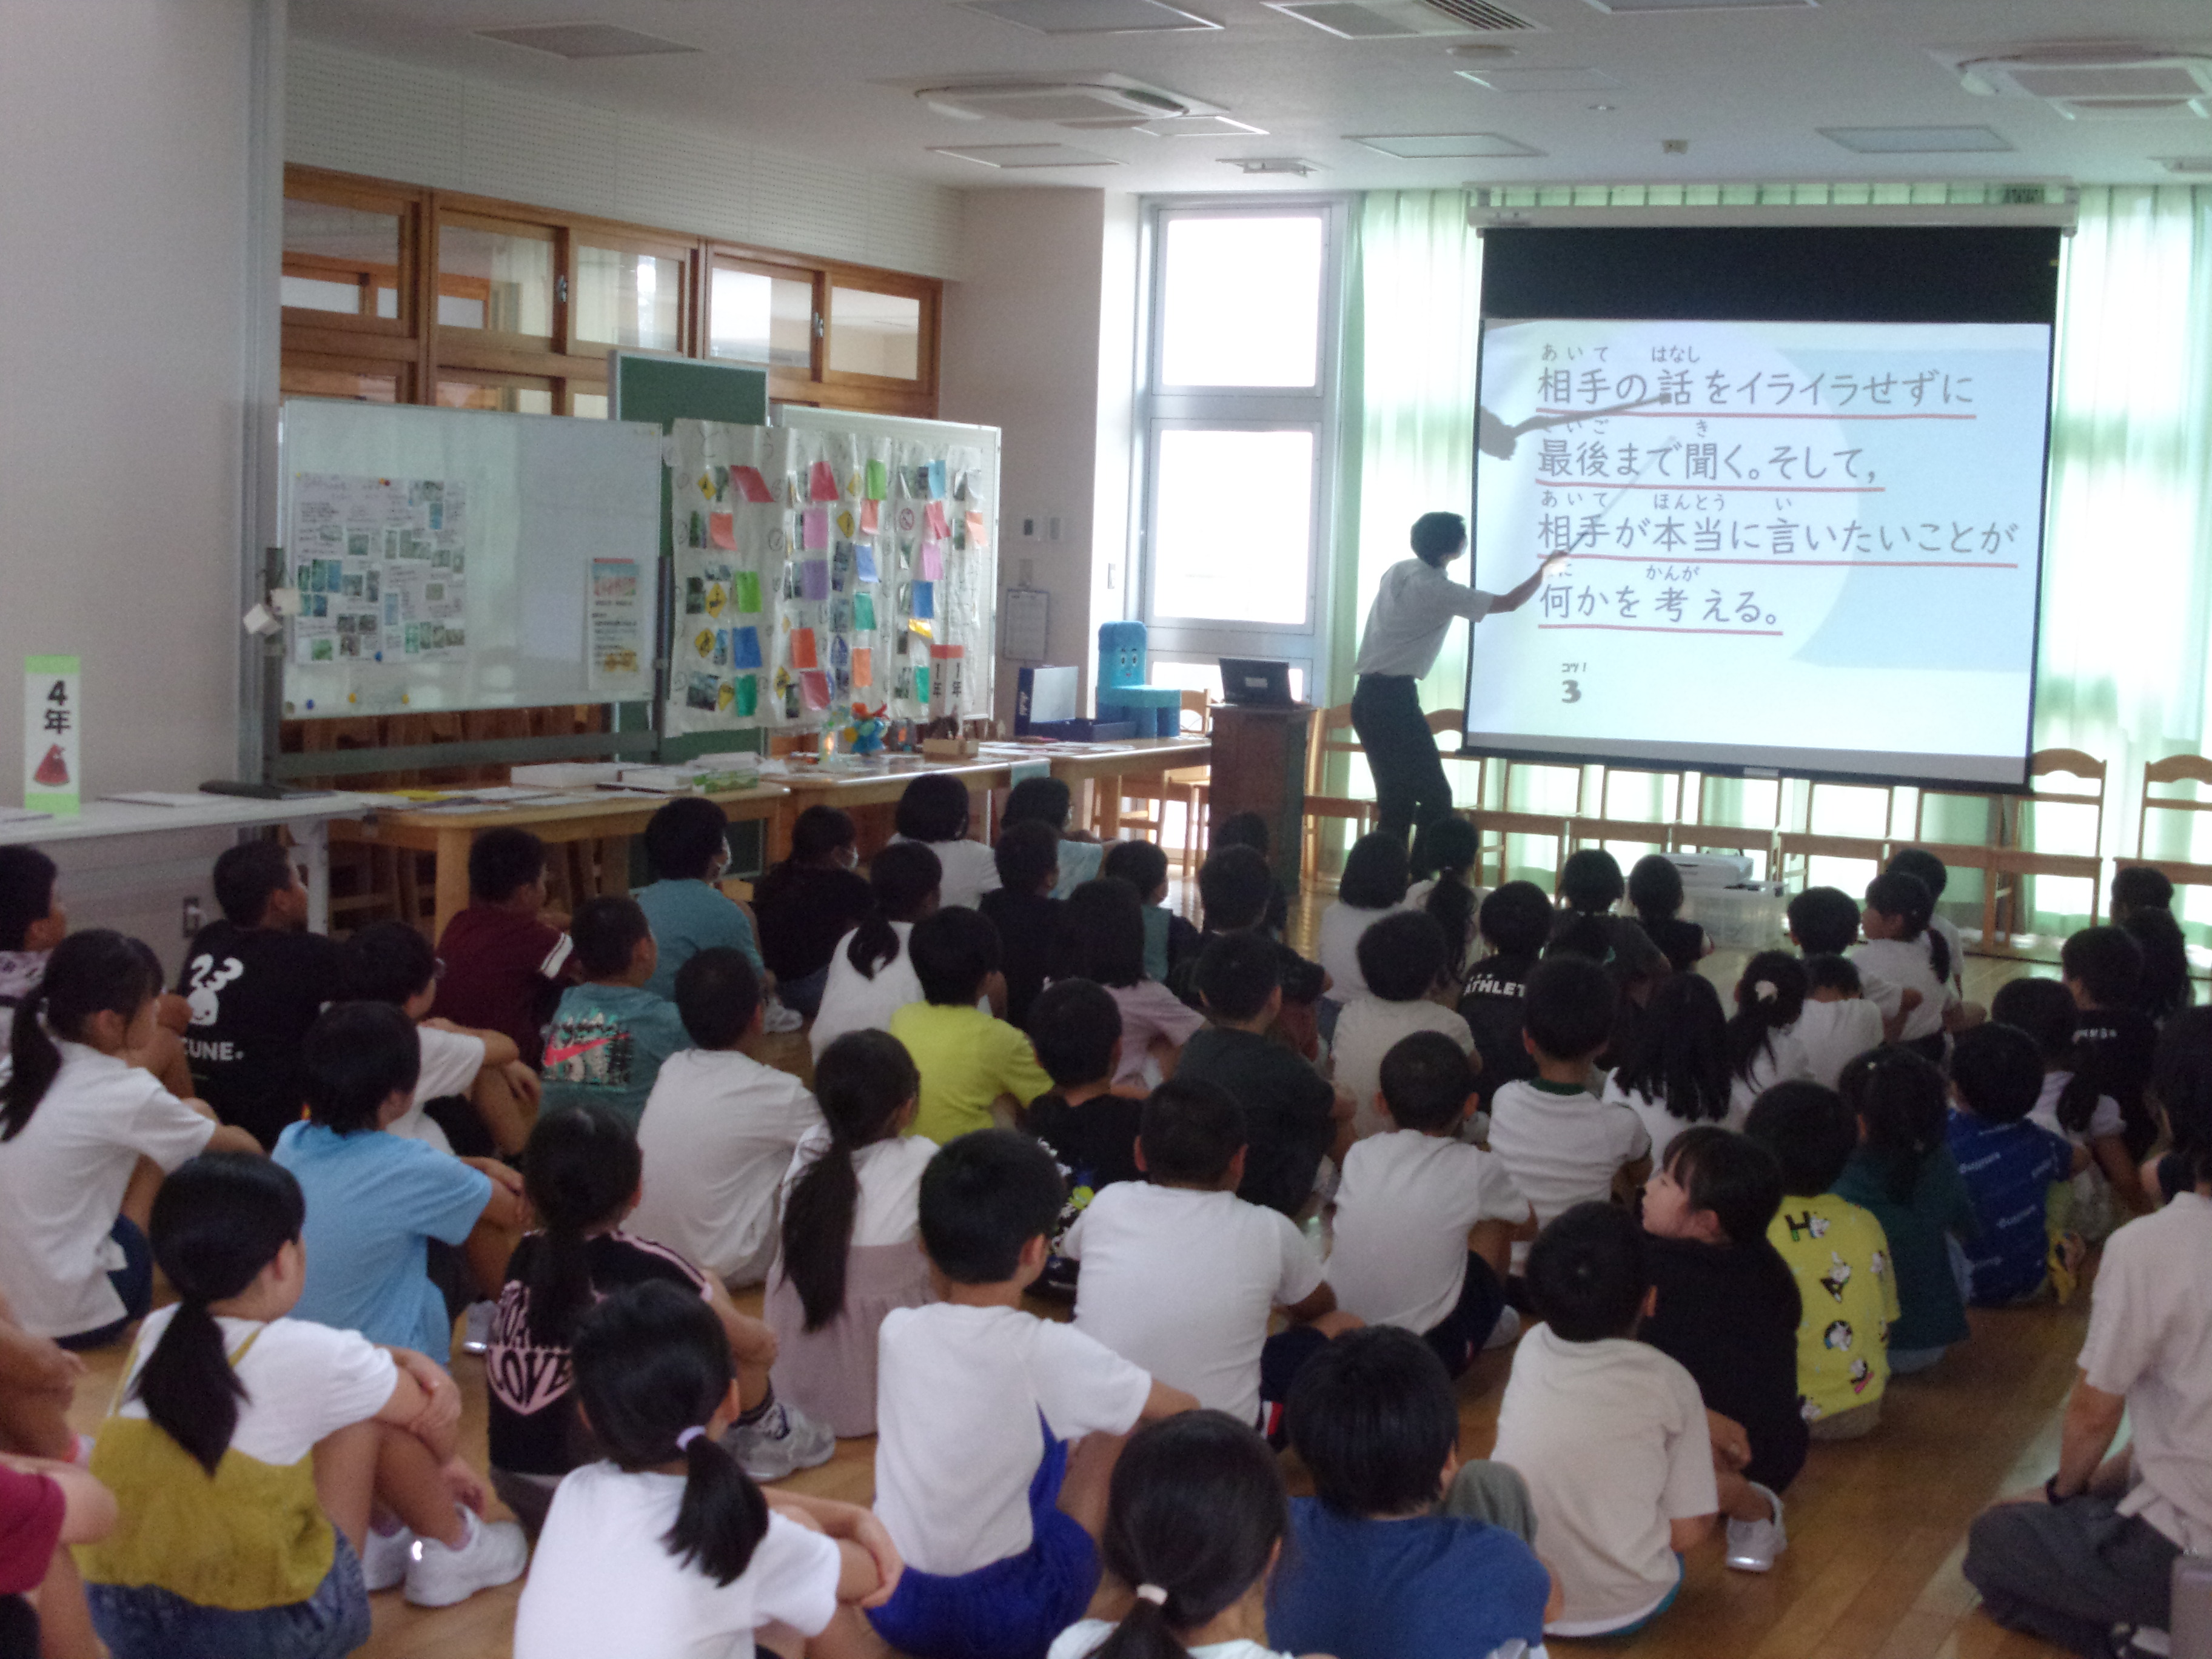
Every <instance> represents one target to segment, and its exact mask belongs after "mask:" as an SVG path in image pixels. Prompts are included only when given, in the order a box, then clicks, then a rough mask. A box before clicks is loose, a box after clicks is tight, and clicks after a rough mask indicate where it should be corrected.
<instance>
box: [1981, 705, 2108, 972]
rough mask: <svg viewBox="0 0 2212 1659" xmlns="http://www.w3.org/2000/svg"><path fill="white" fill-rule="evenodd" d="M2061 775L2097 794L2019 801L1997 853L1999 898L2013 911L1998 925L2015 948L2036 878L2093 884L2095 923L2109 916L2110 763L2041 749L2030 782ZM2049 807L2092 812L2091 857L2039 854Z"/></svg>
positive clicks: (2043, 792)
mask: <svg viewBox="0 0 2212 1659" xmlns="http://www.w3.org/2000/svg"><path fill="white" fill-rule="evenodd" d="M2054 774H2055V775H2061V776H2065V777H2070V778H2078V779H2081V780H2082V781H2085V782H2087V783H2092V784H2093V785H2095V786H2096V787H2094V788H2093V789H2071V790H2067V789H2039V788H2034V787H2030V789H2029V790H2028V792H2027V793H2026V794H2024V795H2021V796H2019V797H2017V798H2016V799H2015V802H2014V804H2013V809H2012V811H2013V829H2012V833H2011V834H2010V835H2008V836H2006V837H2005V842H2006V845H2004V846H2002V847H2001V848H1998V849H1997V854H1996V860H1997V877H1996V885H1997V894H1996V896H1997V897H1998V898H2000V899H2010V900H2011V901H2012V902H2011V903H2010V905H2009V906H2008V907H2005V908H2003V909H2002V910H2001V911H2000V912H1999V920H1998V921H1996V924H1995V925H1996V927H1998V928H1999V929H2000V930H2001V937H2002V939H2003V941H2004V943H2005V944H2007V945H2010V944H2011V943H2012V941H2013V939H2014V936H2015V934H2016V933H2018V932H2019V927H2020V920H2019V919H2020V916H2021V913H2022V911H2023V910H2024V909H2025V908H2026V907H2025V905H2024V904H2023V902H2022V896H2023V894H2024V892H2025V889H2024V888H2023V886H2022V883H2023V882H2024V881H2026V880H2028V879H2031V878H2034V877H2036V876H2072V877H2075V878H2081V879H2084V880H2087V882H2088V884H2089V920H2090V921H2095V920H2096V919H2097V917H2098V916H2099V915H2101V914H2102V913H2103V906H2104V898H2105V893H2104V885H2105V763H2104V762H2102V761H2100V760H2099V759H2097V758H2096V757H2094V756H2093V755H2085V754H2083V753H2082V752H2081V750H2079V749H2039V750H2036V751H2035V752H2034V753H2033V755H2031V756H2029V757H2028V759H2027V776H2028V781H2029V783H2030V784H2031V785H2033V783H2034V781H2035V780H2036V779H2038V778H2045V777H2050V776H2051V775H2054ZM2044 806H2078V807H2087V809H2088V810H2089V811H2090V813H2091V815H2092V818H2091V821H2092V823H2093V825H2094V829H2093V839H2092V840H2091V842H2090V843H2089V846H2090V850H2089V851H2088V852H2087V853H2044V852H2039V851H2037V850H2036V848H2034V846H2033V844H2032V843H2033V840H2034V830H2035V820H2036V818H2037V817H2040V816H2041V814H2040V813H2039V812H2037V811H2035V809H2036V808H2038V807H2044Z"/></svg>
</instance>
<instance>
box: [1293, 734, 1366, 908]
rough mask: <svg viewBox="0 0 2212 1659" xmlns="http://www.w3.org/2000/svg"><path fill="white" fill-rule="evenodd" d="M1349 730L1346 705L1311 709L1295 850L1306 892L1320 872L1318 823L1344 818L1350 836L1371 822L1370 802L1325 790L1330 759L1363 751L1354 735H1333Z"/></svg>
mask: <svg viewBox="0 0 2212 1659" xmlns="http://www.w3.org/2000/svg"><path fill="white" fill-rule="evenodd" d="M1351 730H1352V705H1351V704H1350V703H1348V702H1340V703H1339V704H1337V705H1336V707H1335V708H1316V709H1315V710H1314V712H1313V726H1312V732H1311V735H1310V738H1308V740H1307V743H1306V800H1305V808H1304V817H1303V827H1304V834H1303V835H1301V836H1299V847H1298V884H1299V886H1300V887H1301V888H1302V889H1303V890H1305V891H1307V892H1311V891H1312V890H1313V888H1314V881H1315V878H1316V876H1317V875H1318V874H1319V872H1320V869H1321V834H1320V825H1321V823H1322V822H1323V821H1326V820H1328V819H1330V818H1343V819H1347V820H1349V821H1350V822H1351V823H1352V824H1353V825H1354V826H1355V828H1354V829H1353V834H1354V835H1355V836H1364V835H1365V834H1366V833H1367V831H1368V830H1369V829H1370V828H1372V827H1373V825H1374V823H1375V803H1374V802H1373V801H1372V800H1370V799H1365V798H1364V797H1362V796H1359V795H1339V794H1334V793H1330V791H1329V789H1328V757H1330V756H1332V755H1360V754H1364V753H1365V752H1366V751H1365V750H1363V749H1362V748H1361V747H1360V746H1359V739H1358V737H1357V736H1354V737H1352V738H1349V739H1346V738H1341V737H1339V736H1337V735H1336V734H1337V733H1338V732H1350V731H1351Z"/></svg>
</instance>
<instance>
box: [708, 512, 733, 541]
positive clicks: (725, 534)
mask: <svg viewBox="0 0 2212 1659" xmlns="http://www.w3.org/2000/svg"><path fill="white" fill-rule="evenodd" d="M707 539H708V541H709V542H711V543H713V544H714V545H715V546H716V547H726V548H730V549H732V550H734V549H735V548H736V547H737V544H738V522H737V517H736V515H735V514H734V513H708V515H707Z"/></svg>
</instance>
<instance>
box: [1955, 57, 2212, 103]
mask: <svg viewBox="0 0 2212 1659" xmlns="http://www.w3.org/2000/svg"><path fill="white" fill-rule="evenodd" d="M1935 56H1936V60H1937V61H1938V62H1939V63H1942V64H1944V65H1946V66H1947V67H1948V68H1949V69H1950V70H1951V71H1952V72H1953V73H1954V74H1955V75H1957V76H1958V77H1959V85H1960V89H1961V90H1963V91H1966V92H1971V93H1974V94H1978V95H1980V96H1982V97H1984V98H2033V99H2034V100H2037V101H2038V102H2039V103H2045V104H2048V105H2050V106H2051V107H2052V108H2053V109H2055V110H2057V112H2059V113H2060V114H2061V115H2063V116H2065V117H2067V118H2069V119H2070V120H2076V121H2126V120H2147V121H2158V120H2170V119H2172V118H2176V117H2179V118H2184V119H2189V118H2197V119H2202V118H2204V117H2205V116H2206V115H2207V114H2208V113H2212V54H2206V53H2203V52H2183V51H2176V50H2172V49H2169V48H2166V47H2162V46H2144V45H2141V44H2129V43H2118V44H2115V43H2112V42H2101V43H2100V42H2083V43H2078V44H2073V45H2067V44H2057V45H2050V46H2027V47H2023V48H2022V49H2021V50H2020V51H2018V52H1961V51H1948V52H1936V54H1935Z"/></svg>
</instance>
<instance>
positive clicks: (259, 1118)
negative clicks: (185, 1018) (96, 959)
mask: <svg viewBox="0 0 2212 1659" xmlns="http://www.w3.org/2000/svg"><path fill="white" fill-rule="evenodd" d="M177 994H178V995H179V996H180V997H182V998H184V1000H185V1004H186V1006H188V1007H189V1008H190V1009H191V1024H190V1025H189V1026H188V1027H187V1028H186V1029H185V1061H186V1063H187V1064H188V1065H190V1066H191V1072H192V1087H193V1088H194V1089H196V1090H197V1091H198V1092H199V1097H200V1098H201V1099H203V1100H204V1101H206V1102H207V1103H208V1104H209V1105H210V1106H212V1107H214V1108H215V1110H216V1116H217V1117H219V1118H221V1119H222V1121H224V1122H225V1123H234V1124H236V1125H237V1126H238V1127H240V1128H241V1129H245V1130H248V1131H250V1132H251V1133H252V1135H253V1137H254V1139H257V1140H258V1141H259V1142H260V1143H261V1145H262V1146H263V1148H264V1150H267V1149H269V1148H272V1147H274V1146H276V1137H277V1136H278V1135H280V1134H282V1133H283V1131H284V1126H285V1125H286V1124H288V1123H292V1122H296V1121H298V1119H299V1116H300V1077H299V1071H298V1066H299V1055H300V1040H301V1038H302V1037H304V1036H307V1028H308V1027H309V1026H310V1025H313V1024H314V1023H315V1016H316V1015H317V1014H319V1013H320V1012H322V1011H323V1005H324V1004H325V1003H326V1002H328V1001H330V1000H332V999H333V998H334V997H336V996H337V994H338V947H337V945H335V944H333V943H332V942H331V940H329V939H325V938H324V937H323V936H322V935H321V934H320V933H286V932H283V931H281V930H279V929H276V928H267V927H238V926H236V925H234V923H231V922H229V921H213V922H210V923H209V924H208V925H207V926H206V927H203V928H201V929H200V931H199V932H198V933H197V934H195V935H194V936H193V938H192V942H191V945H190V946H189V947H188V948H187V949H186V950H185V966H184V971H183V972H182V973H180V974H179V975H178V976H177Z"/></svg>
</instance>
